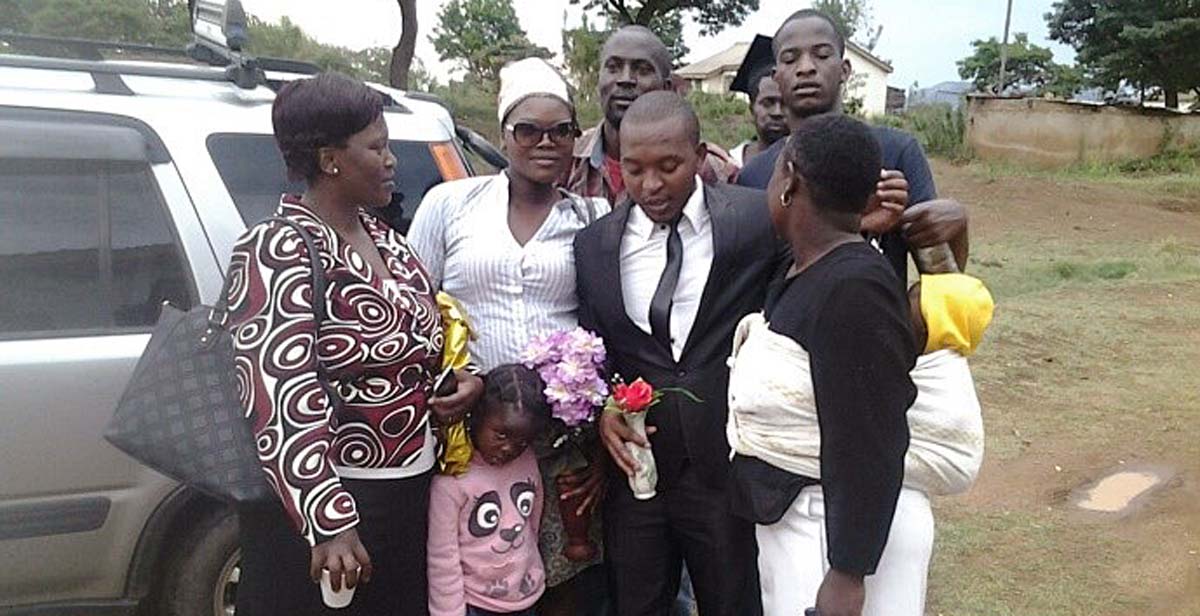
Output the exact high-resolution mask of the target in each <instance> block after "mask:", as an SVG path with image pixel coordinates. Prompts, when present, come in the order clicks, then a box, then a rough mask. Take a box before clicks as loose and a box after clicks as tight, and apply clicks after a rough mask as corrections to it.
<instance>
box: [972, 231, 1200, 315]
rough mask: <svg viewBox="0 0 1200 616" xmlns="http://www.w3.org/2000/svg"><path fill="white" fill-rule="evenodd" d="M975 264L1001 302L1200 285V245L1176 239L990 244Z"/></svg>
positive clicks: (977, 251) (980, 246) (975, 255)
mask: <svg viewBox="0 0 1200 616" xmlns="http://www.w3.org/2000/svg"><path fill="white" fill-rule="evenodd" d="M971 260H972V263H973V269H972V271H971V273H972V274H973V275H975V276H979V277H980V278H982V279H983V280H984V281H985V282H986V283H987V285H988V288H989V289H991V291H992V294H993V295H995V296H996V297H997V301H1000V300H1007V299H1013V298H1017V297H1020V296H1023V295H1028V294H1033V293H1041V292H1046V291H1050V290H1054V289H1060V288H1068V289H1070V288H1079V287H1087V286H1094V285H1107V286H1112V285H1113V284H1114V283H1118V282H1138V283H1161V282H1178V281H1183V280H1200V244H1197V243H1186V242H1183V241H1181V240H1178V239H1171V238H1168V239H1164V240H1160V241H1159V242H1156V243H1149V244H1143V243H1136V242H1130V243H1117V244H1089V243H1080V242H1078V241H1073V240H1054V241H1031V240H1029V239H1027V238H1024V237H1020V236H1017V237H1003V238H990V239H989V240H988V241H987V242H978V243H976V244H975V245H973V246H972V256H971Z"/></svg>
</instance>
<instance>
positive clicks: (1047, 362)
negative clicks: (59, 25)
mask: <svg viewBox="0 0 1200 616" xmlns="http://www.w3.org/2000/svg"><path fill="white" fill-rule="evenodd" d="M934 172H935V175H936V178H937V182H938V188H939V192H940V193H941V194H942V195H944V196H948V197H953V198H956V199H958V200H960V201H962V202H963V203H966V204H967V205H968V207H969V208H970V213H971V243H972V265H971V269H970V273H973V274H974V275H976V276H979V277H980V278H982V279H983V280H984V281H985V282H986V283H987V284H988V285H989V287H990V289H991V290H992V293H993V295H994V296H995V299H996V305H997V309H996V317H995V321H994V322H993V325H992V327H991V329H990V330H989V331H988V335H987V337H986V339H985V341H984V344H983V346H982V347H981V349H980V351H979V352H978V354H977V355H976V356H975V357H974V358H973V360H972V366H973V371H974V374H975V378H976V384H977V387H978V390H979V395H980V400H981V402H982V405H983V409H984V422H985V426H986V429H987V454H986V457H985V462H984V466H983V469H982V471H981V473H980V477H979V480H978V482H977V483H976V485H975V486H974V488H972V490H971V491H970V492H968V493H967V494H965V495H960V496H953V497H946V498H941V499H938V500H937V502H936V504H935V507H936V518H937V523H938V543H937V547H936V549H935V553H934V562H933V565H932V570H931V575H930V589H929V597H930V600H929V607H928V612H929V613H930V614H945V615H946V616H949V615H951V614H1001V615H1003V614H1014V615H1016V614H1039V615H1040V614H1098V615H1114V616H1115V615H1117V614H1122V615H1123V614H1162V615H1172V616H1174V615H1196V614H1200V555H1198V552H1200V181H1196V182H1195V183H1192V180H1193V179H1195V178H1183V179H1184V180H1185V181H1184V182H1183V184H1172V183H1170V182H1158V181H1144V182H1141V181H1117V180H1112V181H1109V180H1105V179H1091V180H1084V179H1070V178H1069V177H1067V176H1061V177H1055V176H1048V175H1040V176H1032V177H1029V176H1022V175H1020V174H1012V173H1007V174H1006V173H1002V172H996V171H994V170H989V169H987V168H983V167H980V166H978V165H973V166H966V167H960V166H952V165H949V164H944V163H935V168H934ZM1141 467H1153V468H1155V469H1158V470H1160V471H1162V472H1163V473H1164V475H1165V476H1166V477H1167V480H1166V481H1165V482H1164V484H1163V486H1162V487H1160V488H1158V489H1156V490H1153V491H1151V492H1150V493H1148V494H1147V495H1145V496H1143V497H1142V498H1139V499H1137V500H1136V501H1134V502H1133V504H1132V505H1131V506H1130V507H1129V508H1127V509H1126V510H1124V511H1122V512H1120V513H1115V514H1102V513H1095V512H1087V511H1084V510H1082V509H1079V508H1078V507H1076V506H1075V504H1074V502H1073V498H1072V495H1073V494H1074V493H1076V491H1077V490H1078V489H1079V488H1080V487H1081V486H1085V485H1087V484H1089V483H1091V482H1093V481H1095V480H1098V479H1100V478H1102V477H1104V476H1106V475H1107V474H1109V473H1111V472H1113V471H1115V470H1119V469H1123V468H1141Z"/></svg>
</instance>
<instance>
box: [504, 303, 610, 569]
mask: <svg viewBox="0 0 1200 616" xmlns="http://www.w3.org/2000/svg"><path fill="white" fill-rule="evenodd" d="M604 358H605V353H604V341H603V340H601V339H600V337H599V336H596V335H595V334H593V333H592V332H589V331H588V330H586V329H583V328H582V327H576V328H575V329H572V330H565V331H559V332H554V333H552V334H547V335H545V336H535V337H534V338H533V340H531V341H530V342H529V345H528V346H527V347H526V348H525V351H524V352H523V353H522V354H521V361H522V363H524V364H525V365H526V366H527V367H529V368H532V369H534V370H537V371H538V374H539V375H541V377H542V380H543V381H544V382H545V383H546V389H545V390H544V393H545V395H546V401H547V402H549V403H550V408H551V414H552V416H553V417H554V419H556V420H558V421H555V422H552V424H557V425H552V426H551V431H550V432H549V437H548V440H549V441H550V446H551V449H552V450H553V451H554V453H553V455H550V456H548V457H547V458H546V459H539V461H538V463H539V464H542V465H544V466H543V468H545V469H547V470H546V472H547V473H548V474H551V475H553V476H555V477H556V478H557V480H558V482H563V481H566V477H567V476H568V474H567V472H568V471H573V470H577V469H580V468H585V467H587V466H588V464H589V463H590V456H588V454H587V451H588V450H589V449H591V448H592V447H590V446H589V445H588V444H586V443H584V442H583V441H584V440H585V439H586V438H587V437H589V436H592V437H594V435H595V434H594V433H595V431H594V430H589V429H588V428H589V427H590V426H591V425H592V424H593V423H594V422H595V421H596V415H597V411H598V410H599V408H600V407H601V405H603V404H604V400H605V398H606V397H607V396H608V383H607V382H605V380H604V377H603V376H602V374H601V373H602V371H603V368H604ZM560 422H561V423H560ZM567 444H570V445H573V446H572V447H564V445H567ZM583 498H584V496H583V495H578V496H575V497H574V498H571V499H567V500H562V499H555V500H558V510H559V515H560V517H561V518H562V523H563V531H564V532H563V534H564V539H565V545H564V546H563V554H564V555H565V556H566V557H567V558H568V559H569V560H573V561H576V562H585V561H589V560H591V559H593V558H595V555H596V553H597V548H596V545H595V543H593V542H592V541H591V539H590V538H589V537H588V527H589V525H590V518H591V515H590V514H588V513H586V511H585V510H583V509H581V503H582V501H583Z"/></svg>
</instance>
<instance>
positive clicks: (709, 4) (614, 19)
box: [571, 0, 759, 62]
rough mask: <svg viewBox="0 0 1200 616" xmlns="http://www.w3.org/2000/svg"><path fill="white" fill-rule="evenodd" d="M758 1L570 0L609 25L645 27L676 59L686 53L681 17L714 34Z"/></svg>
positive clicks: (739, 19)
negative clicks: (685, 17) (593, 12)
mask: <svg viewBox="0 0 1200 616" xmlns="http://www.w3.org/2000/svg"><path fill="white" fill-rule="evenodd" d="M758 2H759V0H571V4H582V5H583V8H584V10H585V11H598V12H599V14H600V15H601V16H603V17H604V18H605V19H606V20H607V21H608V24H609V26H610V28H612V29H615V28H618V27H621V26H628V25H639V26H646V27H647V28H650V29H651V30H653V31H654V33H655V34H657V35H658V38H660V39H662V42H663V43H664V44H666V46H667V49H670V50H671V57H672V59H674V60H675V62H679V60H681V59H682V58H683V57H684V56H686V55H687V53H688V51H689V50H688V48H687V46H686V45H685V44H684V42H683V16H684V14H685V13H686V14H689V15H691V16H692V17H693V19H695V21H696V23H698V24H700V34H701V35H702V36H708V35H711V34H716V33H718V32H720V31H721V30H724V29H725V28H726V27H729V26H738V25H741V23H742V21H744V20H745V19H746V15H748V14H749V13H750V12H752V11H757V10H758Z"/></svg>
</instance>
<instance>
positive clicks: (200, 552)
mask: <svg viewBox="0 0 1200 616" xmlns="http://www.w3.org/2000/svg"><path fill="white" fill-rule="evenodd" d="M240 558H241V552H240V550H239V547H238V522H237V515H236V514H235V513H234V512H233V511H232V510H230V509H228V508H221V509H217V510H215V511H209V512H206V513H205V514H204V515H203V516H201V517H200V518H199V519H198V520H197V521H196V523H194V524H191V525H190V528H189V529H188V530H187V533H186V535H185V536H184V537H183V540H182V541H180V542H179V544H178V546H177V548H176V550H175V553H174V554H173V555H172V558H171V560H170V561H169V564H168V565H167V569H166V576H165V578H164V580H163V585H162V594H161V595H160V597H161V603H160V606H161V607H160V613H161V614H163V616H232V614H233V599H234V596H235V595H234V593H235V591H236V589H237V582H238V578H239V576H240V569H238V562H239V560H240Z"/></svg>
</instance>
